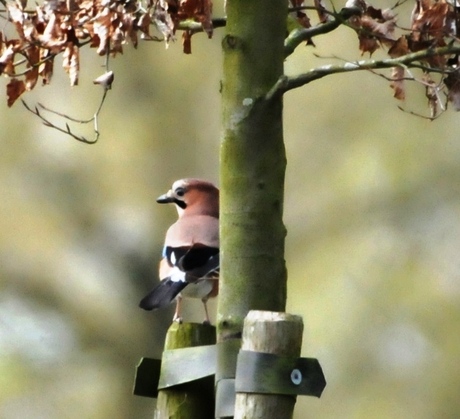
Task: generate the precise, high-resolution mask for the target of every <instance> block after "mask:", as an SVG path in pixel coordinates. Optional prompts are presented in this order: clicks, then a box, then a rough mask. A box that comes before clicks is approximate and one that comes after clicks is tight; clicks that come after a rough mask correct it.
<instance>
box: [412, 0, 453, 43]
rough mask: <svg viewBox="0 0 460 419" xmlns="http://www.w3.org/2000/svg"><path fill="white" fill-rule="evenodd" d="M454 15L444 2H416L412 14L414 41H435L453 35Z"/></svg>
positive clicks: (432, 0) (421, 0) (424, 0)
mask: <svg viewBox="0 0 460 419" xmlns="http://www.w3.org/2000/svg"><path fill="white" fill-rule="evenodd" d="M454 20H455V14H454V11H453V8H452V6H451V5H450V4H449V3H447V2H446V1H445V0H440V1H437V0H418V1H417V2H416V5H415V8H414V11H413V12H412V36H413V39H414V41H420V40H426V39H433V38H434V39H437V40H440V39H442V38H444V37H445V36H450V35H455V33H454V32H453V28H454V25H453V24H452V23H453V21H454Z"/></svg>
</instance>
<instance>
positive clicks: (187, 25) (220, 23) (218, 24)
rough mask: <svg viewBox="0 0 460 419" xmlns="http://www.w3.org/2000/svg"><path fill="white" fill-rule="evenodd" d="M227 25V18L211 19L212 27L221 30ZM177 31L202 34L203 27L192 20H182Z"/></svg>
mask: <svg viewBox="0 0 460 419" xmlns="http://www.w3.org/2000/svg"><path fill="white" fill-rule="evenodd" d="M226 24H227V18H225V17H222V18H214V19H212V27H213V28H214V29H215V28H223V27H224V26H225V25H226ZM177 29H178V30H180V31H191V32H193V33H198V32H204V29H203V25H202V24H201V22H196V21H194V20H190V19H188V20H184V21H182V22H180V23H179V25H178V26H177Z"/></svg>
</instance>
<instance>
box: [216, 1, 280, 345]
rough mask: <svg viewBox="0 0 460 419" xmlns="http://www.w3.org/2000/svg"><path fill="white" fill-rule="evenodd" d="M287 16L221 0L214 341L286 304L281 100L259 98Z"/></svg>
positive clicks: (275, 62) (270, 77)
mask: <svg viewBox="0 0 460 419" xmlns="http://www.w3.org/2000/svg"><path fill="white" fill-rule="evenodd" d="M286 15H287V2H286V1H285V0H251V1H247V0H228V1H227V26H226V35H225V37H224V39H223V42H222V46H223V54H224V70H223V81H222V105H223V137H222V142H221V151H220V168H221V169H220V185H221V207H220V213H221V219H220V223H221V232H220V233H221V280H220V287H221V289H220V296H219V304H218V317H217V327H218V341H222V340H224V339H225V338H227V337H233V336H238V335H240V334H241V331H242V328H243V321H244V318H245V316H246V315H247V313H248V312H249V310H269V311H284V309H285V304H286V267H285V261H284V240H285V235H286V230H285V227H284V224H283V221H282V216H283V198H284V176H285V168H286V155H285V149H284V143H283V123H282V97H281V95H277V96H275V97H271V98H270V99H266V97H265V95H266V94H267V92H269V90H270V89H271V88H272V87H273V85H274V84H275V83H276V81H277V80H278V79H279V77H280V76H281V75H282V74H283V60H284V46H283V42H284V37H285V35H286Z"/></svg>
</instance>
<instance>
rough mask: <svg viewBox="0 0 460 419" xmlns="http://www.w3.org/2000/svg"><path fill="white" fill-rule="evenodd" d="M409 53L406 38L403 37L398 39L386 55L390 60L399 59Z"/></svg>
mask: <svg viewBox="0 0 460 419" xmlns="http://www.w3.org/2000/svg"><path fill="white" fill-rule="evenodd" d="M409 52H410V50H409V45H408V43H407V38H406V37H405V36H401V37H399V38H398V39H397V40H396V41H395V42H394V43H393V45H392V46H391V48H390V49H389V50H388V55H389V56H390V57H392V58H397V57H401V56H403V55H406V54H408V53H409Z"/></svg>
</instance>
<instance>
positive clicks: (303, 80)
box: [266, 44, 460, 100]
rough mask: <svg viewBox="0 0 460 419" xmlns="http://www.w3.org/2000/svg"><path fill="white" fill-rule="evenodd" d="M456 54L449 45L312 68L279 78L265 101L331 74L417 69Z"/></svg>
mask: <svg viewBox="0 0 460 419" xmlns="http://www.w3.org/2000/svg"><path fill="white" fill-rule="evenodd" d="M458 53H460V44H459V45H454V44H450V45H447V46H444V47H438V48H428V49H425V50H422V51H418V52H413V53H410V54H406V55H403V56H401V57H397V58H387V59H383V60H361V61H356V62H348V63H345V64H343V65H325V66H321V67H317V68H314V69H312V70H309V71H307V72H306V73H303V74H299V75H297V76H291V77H287V76H282V77H280V78H279V80H278V81H277V82H276V83H275V85H274V86H273V87H272V88H271V89H270V91H269V92H268V93H267V95H266V99H267V100H270V99H272V98H274V97H276V96H277V95H282V94H283V93H285V92H287V91H289V90H292V89H295V88H297V87H301V86H304V85H306V84H308V83H310V82H312V81H314V80H318V79H321V78H323V77H325V76H329V75H331V74H339V73H349V72H352V71H359V70H371V69H379V68H391V67H401V66H402V67H404V66H408V67H417V65H416V64H415V65H412V63H413V62H414V61H420V60H423V59H424V58H428V57H434V56H437V55H449V54H458Z"/></svg>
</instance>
